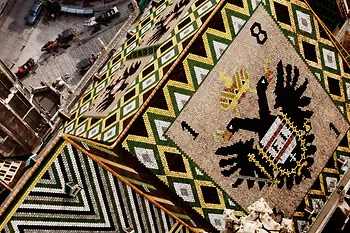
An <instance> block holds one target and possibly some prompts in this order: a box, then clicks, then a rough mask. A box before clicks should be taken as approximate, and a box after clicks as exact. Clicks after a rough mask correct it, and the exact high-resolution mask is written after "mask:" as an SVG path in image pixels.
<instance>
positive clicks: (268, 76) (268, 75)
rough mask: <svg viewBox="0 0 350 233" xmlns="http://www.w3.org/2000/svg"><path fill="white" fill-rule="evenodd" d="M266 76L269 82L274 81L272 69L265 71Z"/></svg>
mask: <svg viewBox="0 0 350 233" xmlns="http://www.w3.org/2000/svg"><path fill="white" fill-rule="evenodd" d="M265 78H266V80H267V84H270V82H271V81H272V71H270V70H269V71H267V72H266V73H265Z"/></svg>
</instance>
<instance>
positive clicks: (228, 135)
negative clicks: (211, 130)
mask: <svg viewBox="0 0 350 233" xmlns="http://www.w3.org/2000/svg"><path fill="white" fill-rule="evenodd" d="M232 136H233V133H231V132H230V131H228V130H225V132H224V133H223V134H222V138H223V139H224V141H229V140H230V139H231V138H232Z"/></svg>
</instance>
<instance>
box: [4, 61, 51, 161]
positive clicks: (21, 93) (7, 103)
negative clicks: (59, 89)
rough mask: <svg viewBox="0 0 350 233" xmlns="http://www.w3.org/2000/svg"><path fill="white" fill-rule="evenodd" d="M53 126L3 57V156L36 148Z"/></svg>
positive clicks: (27, 151) (18, 153)
mask: <svg viewBox="0 0 350 233" xmlns="http://www.w3.org/2000/svg"><path fill="white" fill-rule="evenodd" d="M50 129H51V126H50V123H49V117H48V116H45V115H43V110H42V109H41V108H40V106H39V104H38V103H37V102H36V100H34V99H33V98H32V97H31V94H30V93H29V92H28V90H27V89H25V88H24V87H23V86H22V85H21V83H20V82H18V81H16V78H15V76H14V75H13V74H12V73H11V71H10V70H9V69H8V68H7V67H6V66H5V65H4V64H3V63H2V62H1V61H0V156H1V157H14V156H21V155H26V154H31V153H33V152H35V151H36V150H37V149H38V148H39V147H40V145H41V144H42V142H43V141H44V139H45V137H46V136H47V134H48V132H49V130H50Z"/></svg>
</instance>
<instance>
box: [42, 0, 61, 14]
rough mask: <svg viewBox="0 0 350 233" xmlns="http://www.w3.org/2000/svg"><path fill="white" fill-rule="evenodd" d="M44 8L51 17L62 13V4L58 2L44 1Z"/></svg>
mask: <svg viewBox="0 0 350 233" xmlns="http://www.w3.org/2000/svg"><path fill="white" fill-rule="evenodd" d="M43 6H44V9H45V10H46V11H47V13H48V14H49V15H54V16H56V15H58V14H59V13H60V11H61V4H60V3H59V2H57V1H52V0H44V2H43Z"/></svg>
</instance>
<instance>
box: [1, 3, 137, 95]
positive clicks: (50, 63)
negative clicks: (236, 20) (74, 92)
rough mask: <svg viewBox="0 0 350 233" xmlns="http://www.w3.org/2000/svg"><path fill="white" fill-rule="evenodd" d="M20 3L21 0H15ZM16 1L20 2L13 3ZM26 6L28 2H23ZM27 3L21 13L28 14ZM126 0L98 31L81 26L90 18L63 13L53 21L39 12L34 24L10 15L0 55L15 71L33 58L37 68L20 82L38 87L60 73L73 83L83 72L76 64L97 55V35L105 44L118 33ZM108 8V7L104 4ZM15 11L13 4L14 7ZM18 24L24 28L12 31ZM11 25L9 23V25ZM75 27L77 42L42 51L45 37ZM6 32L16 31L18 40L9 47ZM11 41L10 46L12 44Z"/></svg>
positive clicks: (126, 10)
mask: <svg viewBox="0 0 350 233" xmlns="http://www.w3.org/2000/svg"><path fill="white" fill-rule="evenodd" d="M18 1H19V2H21V0H18ZM16 4H19V3H16ZM25 4H26V5H27V3H25ZM30 4H31V3H30ZM30 4H28V7H27V8H26V11H25V12H22V11H21V14H22V15H25V14H26V13H27V9H29V8H30ZM128 4H129V1H124V2H123V3H121V4H118V3H117V4H116V6H117V7H118V10H119V12H120V13H121V15H120V16H119V17H118V18H116V19H113V20H112V22H111V23H110V24H109V25H108V26H104V25H102V27H101V30H100V31H98V32H96V33H94V34H91V32H92V28H88V27H86V26H84V25H83V22H84V21H85V20H87V19H88V18H89V17H83V16H74V15H67V14H62V15H60V16H59V17H58V18H57V19H56V20H53V19H48V18H47V17H46V16H44V14H41V16H40V19H39V20H38V22H37V23H36V25H35V26H34V27H28V26H25V25H24V26H23V25H21V24H24V20H23V21H21V20H15V21H12V20H11V18H9V19H7V20H6V21H5V22H4V23H3V27H2V28H1V34H0V39H2V38H4V40H2V41H3V42H0V46H1V47H2V48H5V49H3V50H2V51H1V54H0V57H1V58H2V59H3V60H4V61H5V63H6V64H7V65H9V66H10V67H11V64H12V62H14V63H15V65H13V66H12V71H13V72H16V71H17V69H18V68H17V67H18V66H21V65H22V64H23V63H25V62H26V61H27V60H28V59H29V58H33V59H34V60H35V61H36V62H37V63H38V65H39V66H38V68H37V69H36V71H35V72H34V73H32V74H30V75H28V76H26V77H24V78H23V79H22V80H21V81H22V82H23V84H24V85H25V86H26V87H28V88H29V89H30V86H33V87H37V86H40V82H41V81H46V82H48V83H51V82H52V81H53V80H55V79H57V78H58V77H59V76H62V75H65V74H69V75H70V76H71V79H70V80H69V81H68V82H69V84H70V85H76V84H77V83H78V82H79V80H80V79H81V77H82V75H81V74H79V73H78V72H77V71H76V64H77V63H78V62H79V61H80V60H81V59H84V58H88V57H89V56H91V54H92V53H94V54H98V53H99V51H100V48H101V43H100V42H99V40H98V38H100V39H101V40H102V41H103V42H104V43H105V44H108V43H109V41H110V40H111V39H112V38H113V36H114V35H115V34H116V33H117V32H118V30H119V29H120V28H121V26H122V25H123V24H124V23H125V20H126V19H127V18H128V16H129V14H130V12H131V11H130V10H129V9H128ZM106 8H108V7H106ZM13 11H16V5H15V6H14V10H13ZM42 13H43V12H42ZM100 13H101V12H95V15H99V14H100ZM14 22H15V24H16V25H19V26H21V27H23V28H24V30H23V31H18V30H15V29H14V27H13V25H14ZM11 25H12V26H11ZM70 27H72V28H75V29H77V34H78V35H79V39H78V41H72V42H71V43H70V44H71V47H69V48H68V49H66V50H64V49H58V50H57V53H56V52H51V53H46V52H41V51H40V49H41V47H42V46H43V45H44V44H45V43H46V42H47V41H48V40H55V39H56V37H57V35H58V34H59V33H61V32H62V31H63V30H65V29H67V28H70ZM6 33H11V34H16V33H17V34H18V35H17V36H16V37H18V38H19V41H18V42H20V43H18V42H12V43H10V45H8V47H4V46H5V44H7V43H9V41H8V39H7V36H6ZM11 44H12V46H11Z"/></svg>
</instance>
